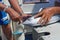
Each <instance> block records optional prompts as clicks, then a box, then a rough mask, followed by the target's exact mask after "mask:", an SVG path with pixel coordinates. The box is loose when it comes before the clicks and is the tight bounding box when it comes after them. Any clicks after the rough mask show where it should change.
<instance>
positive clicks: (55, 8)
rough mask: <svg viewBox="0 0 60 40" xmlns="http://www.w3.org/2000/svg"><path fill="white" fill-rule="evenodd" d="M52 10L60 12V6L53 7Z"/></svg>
mask: <svg viewBox="0 0 60 40" xmlns="http://www.w3.org/2000/svg"><path fill="white" fill-rule="evenodd" d="M52 11H53V12H54V13H58V14H60V7H52Z"/></svg>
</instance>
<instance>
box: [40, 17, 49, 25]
mask: <svg viewBox="0 0 60 40" xmlns="http://www.w3.org/2000/svg"><path fill="white" fill-rule="evenodd" d="M47 18H48V17H47V16H46V17H45V18H44V19H43V20H44V21H43V22H42V23H41V24H42V25H45V24H46V22H47Z"/></svg>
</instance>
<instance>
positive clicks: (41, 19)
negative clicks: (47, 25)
mask: <svg viewBox="0 0 60 40" xmlns="http://www.w3.org/2000/svg"><path fill="white" fill-rule="evenodd" d="M44 18H45V14H44V15H43V16H42V17H41V18H40V20H39V21H38V23H42V21H43V20H44Z"/></svg>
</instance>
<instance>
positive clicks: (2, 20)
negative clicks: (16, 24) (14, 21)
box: [0, 0, 10, 25]
mask: <svg viewBox="0 0 60 40" xmlns="http://www.w3.org/2000/svg"><path fill="white" fill-rule="evenodd" d="M0 2H2V0H0ZM9 22H10V20H8V17H7V13H6V12H4V11H0V25H6V24H8V23H9Z"/></svg>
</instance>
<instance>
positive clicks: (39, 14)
mask: <svg viewBox="0 0 60 40" xmlns="http://www.w3.org/2000/svg"><path fill="white" fill-rule="evenodd" d="M42 14H43V12H41V13H38V14H37V15H35V17H34V18H38V17H39V16H41V15H42Z"/></svg>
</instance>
